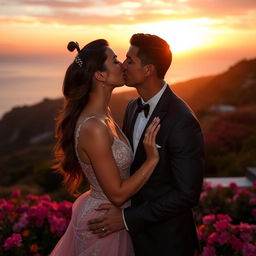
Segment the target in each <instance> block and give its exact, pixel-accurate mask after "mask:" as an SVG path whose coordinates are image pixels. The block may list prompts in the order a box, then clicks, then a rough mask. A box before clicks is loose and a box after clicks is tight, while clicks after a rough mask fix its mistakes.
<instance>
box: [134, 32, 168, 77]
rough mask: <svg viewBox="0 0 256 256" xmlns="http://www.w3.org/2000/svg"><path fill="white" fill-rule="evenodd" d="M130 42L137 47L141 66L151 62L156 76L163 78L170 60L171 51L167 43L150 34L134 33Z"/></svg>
mask: <svg viewBox="0 0 256 256" xmlns="http://www.w3.org/2000/svg"><path fill="white" fill-rule="evenodd" d="M130 44H131V45H133V46H136V47H138V48H139V51H138V54H137V56H138V58H140V60H141V63H142V65H143V66H145V65H148V64H153V65H154V66H155V69H156V72H157V76H158V78H161V79H163V78H164V76H165V74H166V72H167V70H168V68H169V67H170V65H171V62H172V52H171V50H170V46H169V45H168V43H167V42H166V41H165V40H163V39H162V38H160V37H158V36H156V35H151V34H142V33H138V34H134V35H133V36H132V37H131V39H130Z"/></svg>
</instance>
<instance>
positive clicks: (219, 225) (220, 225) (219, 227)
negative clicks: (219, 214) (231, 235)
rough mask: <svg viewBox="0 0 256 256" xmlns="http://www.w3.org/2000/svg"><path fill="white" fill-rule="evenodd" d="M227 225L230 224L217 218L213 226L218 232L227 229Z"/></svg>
mask: <svg viewBox="0 0 256 256" xmlns="http://www.w3.org/2000/svg"><path fill="white" fill-rule="evenodd" d="M229 226H230V223H229V222H228V221H227V220H219V221H216V223H215V224H214V227H215V228H216V230H217V231H218V232H222V231H225V230H227V229H228V228H229Z"/></svg>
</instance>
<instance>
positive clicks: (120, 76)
mask: <svg viewBox="0 0 256 256" xmlns="http://www.w3.org/2000/svg"><path fill="white" fill-rule="evenodd" d="M106 55H107V59H106V61H105V63H104V64H105V66H106V69H107V70H106V71H105V72H106V81H105V82H106V84H107V85H110V86H113V87H119V86H123V85H124V73H123V68H122V64H121V62H119V61H118V60H117V56H116V54H115V53H114V52H113V50H112V49H111V48H109V47H107V50H106Z"/></svg>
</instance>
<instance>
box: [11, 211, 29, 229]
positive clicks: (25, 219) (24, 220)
mask: <svg viewBox="0 0 256 256" xmlns="http://www.w3.org/2000/svg"><path fill="white" fill-rule="evenodd" d="M28 222H29V221H28V215H27V213H23V214H22V215H21V217H20V218H19V220H18V222H16V223H15V224H14V225H13V227H12V228H13V231H14V232H20V231H21V229H23V228H24V227H26V226H27V225H28Z"/></svg>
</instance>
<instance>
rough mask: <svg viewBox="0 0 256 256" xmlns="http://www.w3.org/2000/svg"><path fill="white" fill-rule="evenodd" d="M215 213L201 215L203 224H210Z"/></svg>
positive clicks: (213, 219)
mask: <svg viewBox="0 0 256 256" xmlns="http://www.w3.org/2000/svg"><path fill="white" fill-rule="evenodd" d="M215 219H216V218H215V215H214V214H210V215H206V216H204V217H203V223H204V224H212V223H213V222H214V221H215Z"/></svg>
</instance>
